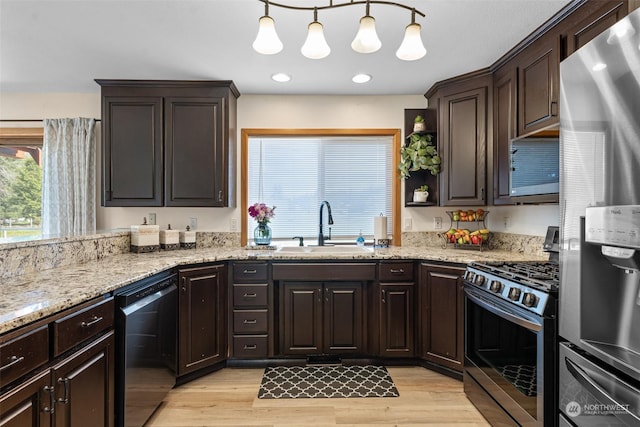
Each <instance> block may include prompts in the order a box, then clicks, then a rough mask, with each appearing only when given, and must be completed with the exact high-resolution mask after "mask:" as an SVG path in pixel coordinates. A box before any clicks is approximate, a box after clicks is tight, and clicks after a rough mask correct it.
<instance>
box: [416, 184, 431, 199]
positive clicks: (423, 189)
mask: <svg viewBox="0 0 640 427" xmlns="http://www.w3.org/2000/svg"><path fill="white" fill-rule="evenodd" d="M428 197H429V186H428V185H421V186H420V187H418V188H416V189H415V190H413V201H414V202H419V203H424V202H426V201H427V198H428Z"/></svg>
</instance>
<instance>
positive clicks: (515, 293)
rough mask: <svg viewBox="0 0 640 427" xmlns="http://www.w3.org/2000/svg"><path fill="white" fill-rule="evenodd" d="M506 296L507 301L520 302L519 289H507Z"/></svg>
mask: <svg viewBox="0 0 640 427" xmlns="http://www.w3.org/2000/svg"><path fill="white" fill-rule="evenodd" d="M507 296H508V297H509V299H510V300H511V301H518V300H520V289H518V288H511V289H509V294H508V295H507Z"/></svg>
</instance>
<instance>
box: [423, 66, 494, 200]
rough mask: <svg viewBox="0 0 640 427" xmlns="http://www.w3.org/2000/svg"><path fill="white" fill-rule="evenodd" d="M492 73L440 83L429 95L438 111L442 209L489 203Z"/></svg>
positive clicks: (476, 74)
mask: <svg viewBox="0 0 640 427" xmlns="http://www.w3.org/2000/svg"><path fill="white" fill-rule="evenodd" d="M492 84H493V81H492V76H491V73H489V72H488V71H481V72H478V73H470V74H466V75H463V76H460V77H459V78H456V79H451V80H448V81H446V82H443V83H442V84H436V85H435V86H434V87H432V88H431V89H430V90H429V91H428V92H427V94H426V95H425V96H426V97H427V98H428V99H429V105H430V106H437V109H438V136H439V142H438V151H439V152H440V157H441V158H442V164H441V169H442V170H441V172H440V175H439V181H440V182H439V187H440V188H439V197H440V200H439V204H440V206H460V205H465V206H477V205H480V206H482V205H485V204H486V191H485V187H486V179H487V158H486V157H487V156H486V154H487V135H488V131H489V128H488V122H487V121H488V117H489V115H488V112H489V104H490V97H489V93H490V90H491V87H492Z"/></svg>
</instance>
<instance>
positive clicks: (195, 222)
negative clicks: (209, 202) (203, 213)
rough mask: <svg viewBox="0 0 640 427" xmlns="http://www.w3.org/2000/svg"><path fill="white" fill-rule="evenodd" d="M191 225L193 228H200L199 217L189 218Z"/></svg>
mask: <svg viewBox="0 0 640 427" xmlns="http://www.w3.org/2000/svg"><path fill="white" fill-rule="evenodd" d="M189 227H190V228H191V229H192V230H195V229H197V228H198V218H195V217H191V218H189Z"/></svg>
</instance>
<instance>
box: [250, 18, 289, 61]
mask: <svg viewBox="0 0 640 427" xmlns="http://www.w3.org/2000/svg"><path fill="white" fill-rule="evenodd" d="M259 22H260V24H259V27H258V35H257V36H256V39H255V40H254V42H253V49H254V50H255V51H256V52H258V53H261V54H263V55H273V54H275V53H278V52H280V51H281V50H282V47H283V45H282V42H281V41H280V38H279V37H278V34H277V33H276V26H275V23H274V22H273V19H272V18H271V17H270V16H268V15H266V16H263V17H262V18H260V21H259Z"/></svg>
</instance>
